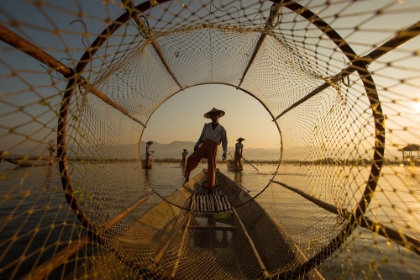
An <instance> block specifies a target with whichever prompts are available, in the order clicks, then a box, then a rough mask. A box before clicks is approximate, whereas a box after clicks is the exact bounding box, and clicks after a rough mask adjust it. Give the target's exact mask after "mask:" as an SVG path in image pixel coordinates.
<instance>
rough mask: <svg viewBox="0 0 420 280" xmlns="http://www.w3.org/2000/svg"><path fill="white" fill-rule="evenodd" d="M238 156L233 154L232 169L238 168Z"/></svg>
mask: <svg viewBox="0 0 420 280" xmlns="http://www.w3.org/2000/svg"><path fill="white" fill-rule="evenodd" d="M238 165H239V164H238V154H237V153H235V157H234V168H235V169H237V168H238Z"/></svg>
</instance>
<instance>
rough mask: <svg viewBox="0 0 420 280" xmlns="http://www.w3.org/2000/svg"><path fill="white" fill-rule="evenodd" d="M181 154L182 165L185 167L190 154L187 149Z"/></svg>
mask: <svg viewBox="0 0 420 280" xmlns="http://www.w3.org/2000/svg"><path fill="white" fill-rule="evenodd" d="M181 155H182V161H181V166H182V167H184V166H185V164H186V163H187V155H188V151H187V149H184V151H183V152H182V154H181Z"/></svg>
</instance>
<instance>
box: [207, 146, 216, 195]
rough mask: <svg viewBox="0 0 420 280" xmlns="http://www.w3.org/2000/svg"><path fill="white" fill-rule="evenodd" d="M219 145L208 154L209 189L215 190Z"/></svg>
mask: <svg viewBox="0 0 420 280" xmlns="http://www.w3.org/2000/svg"><path fill="white" fill-rule="evenodd" d="M216 161H217V146H216V148H215V149H209V151H208V154H207V189H209V190H213V189H214V185H215V183H216Z"/></svg>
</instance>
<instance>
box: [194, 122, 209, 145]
mask: <svg viewBox="0 0 420 280" xmlns="http://www.w3.org/2000/svg"><path fill="white" fill-rule="evenodd" d="M205 129H206V125H204V127H203V131H201V135H200V138H198V141H197V143H195V145H194V151H195V150H197V149H198V147H200V144H201V141H203V137H204V130H205Z"/></svg>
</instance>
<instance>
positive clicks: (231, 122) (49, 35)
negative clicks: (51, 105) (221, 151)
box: [0, 0, 420, 150]
mask: <svg viewBox="0 0 420 280" xmlns="http://www.w3.org/2000/svg"><path fill="white" fill-rule="evenodd" d="M418 1H419V0H405V1H401V0H399V1H397V0H395V1H393V0H386V1H385V0H384V1H380V3H381V6H382V7H385V6H387V3H388V4H389V3H394V4H395V3H397V2H398V3H401V5H395V9H400V12H395V13H393V14H390V15H388V17H386V18H387V19H392V20H391V21H389V20H388V21H383V20H382V19H381V17H380V16H376V17H374V19H372V20H369V21H367V23H366V24H361V25H360V27H361V30H359V31H358V32H354V30H353V29H352V28H351V25H352V24H358V23H359V22H363V21H364V20H366V18H368V17H369V16H372V12H370V11H375V9H376V7H377V6H378V3H379V2H377V1H361V2H358V3H362V4H363V3H367V4H366V6H365V7H366V9H365V10H366V11H365V13H363V12H364V10H362V9H361V8H360V7H361V6H358V10H352V9H356V8H354V6H357V5H354V6H351V7H350V8H346V7H347V5H348V3H347V4H346V3H344V1H341V2H343V3H342V4H338V5H335V6H334V5H333V6H334V7H335V9H341V8H342V9H343V11H345V12H347V15H346V16H345V17H341V18H336V19H333V20H332V19H331V18H332V17H333V15H334V12H336V10H334V9H329V10H328V9H323V10H321V11H320V15H321V16H322V17H325V18H328V15H329V16H330V18H329V19H328V20H332V21H334V23H333V26H334V27H335V28H337V30H338V31H339V33H340V34H341V35H342V36H346V38H347V39H348V41H349V42H361V43H360V44H352V47H353V48H354V49H355V51H356V53H360V54H366V53H367V52H369V51H370V50H371V49H372V48H373V47H374V46H373V45H372V44H373V43H375V42H381V40H382V39H383V40H385V39H388V38H389V36H390V33H389V32H388V33H387V32H381V28H382V29H383V30H384V31H387V30H388V31H389V30H390V29H395V30H398V29H399V28H403V27H405V26H407V24H412V23H414V22H415V21H416V20H418V16H416V13H415V12H416V11H418V9H419V5H418ZM47 2H48V3H50V4H49V5H45V7H46V8H45V10H44V13H41V12H40V10H39V9H37V7H36V6H35V5H32V4H28V3H31V1H23V0H19V1H2V2H1V3H0V22H9V21H10V19H11V18H14V19H17V20H18V21H21V22H26V23H28V25H27V26H24V27H22V28H21V29H20V30H19V32H20V35H22V36H24V37H25V38H27V39H28V40H30V41H32V42H35V43H38V44H40V45H41V46H43V47H44V49H45V50H46V51H47V52H48V53H50V54H51V55H52V56H54V57H56V58H57V59H61V58H62V57H67V56H68V55H69V54H70V55H71V56H72V57H71V58H72V59H75V60H76V61H77V59H79V58H80V57H81V55H82V54H83V52H84V51H85V46H83V44H82V41H81V36H80V35H81V31H82V30H83V29H82V24H81V23H80V22H76V23H73V24H71V25H70V23H71V22H72V21H73V20H74V19H75V18H77V16H76V15H77V14H78V12H79V6H80V7H81V10H82V11H83V12H85V14H84V16H85V18H84V20H85V21H86V24H87V31H88V33H89V34H88V36H86V38H85V39H84V40H85V42H87V43H92V42H93V40H94V39H95V38H96V36H97V34H98V33H99V32H101V31H102V30H103V28H104V19H105V18H110V19H115V18H116V17H118V16H119V15H121V14H122V13H123V10H122V8H121V7H120V6H118V3H119V1H110V2H109V3H110V4H109V5H97V3H102V2H101V1H96V0H95V1H93V0H92V1H70V0H69V1H67V0H66V1H63V0H61V1H45V3H47ZM104 2H106V3H108V1H104ZM140 2H142V1H135V3H136V4H139V3H140ZM180 2H182V1H180ZM246 2H250V1H242V2H241V5H243V7H246ZM298 2H299V3H301V4H302V5H304V4H306V3H311V5H313V6H316V5H317V3H324V2H325V1H309V0H305V1H303V0H302V1H298ZM331 2H334V3H339V2H340V1H331ZM350 2H352V1H350ZM350 2H349V3H350ZM51 3H52V4H51ZM214 3H216V2H214ZM76 4H78V5H76ZM216 4H220V3H219V2H217V3H216ZM51 5H57V6H59V7H61V8H62V9H63V10H64V12H62V13H58V12H57V9H54V8H51ZM232 5H233V4H232ZM235 5H236V3H235ZM238 5H239V4H238ZM410 9H412V10H413V12H408V11H410ZM16 11H19V13H17V12H16ZM185 11H186V12H184V13H188V10H187V9H186V10H185ZM232 11H234V10H233V9H232ZM352 13H353V14H354V15H353V14H352ZM388 13H389V12H388ZM417 15H418V13H417ZM256 18H257V19H258V17H256ZM252 20H255V19H243V23H244V24H245V23H246V21H248V24H249V23H250V22H251V21H252ZM28 26H31V27H28ZM347 27H350V28H347ZM55 30H64V31H65V32H63V33H62V34H60V35H61V37H59V36H54V34H53V32H54V31H55ZM25 32H27V33H25ZM302 32H306V31H305V29H302ZM296 34H299V33H298V32H297V33H296ZM382 37H383V38H382ZM63 39H65V40H63ZM117 39H118V38H117ZM366 39H369V40H366ZM314 40H315V41H316V40H317V38H314ZM62 41H64V42H62ZM364 41H366V42H364ZM308 42H311V41H310V40H308ZM329 43H331V42H329ZM419 44H420V38H416V39H414V40H412V41H411V42H410V43H407V44H405V45H404V46H403V47H404V48H405V49H406V50H407V51H406V52H405V53H404V52H400V53H398V54H397V55H400V56H401V57H404V56H405V58H404V59H399V58H398V59H396V58H395V56H393V55H391V56H389V58H387V56H385V57H384V58H383V59H382V61H386V60H387V59H389V61H396V62H397V63H398V65H396V64H397V63H395V65H393V66H394V67H393V68H392V69H394V70H395V69H397V70H400V71H396V72H387V69H386V67H384V65H383V64H378V65H375V64H373V65H371V66H370V70H371V71H372V70H373V71H376V73H377V74H378V75H376V76H375V81H376V82H377V84H378V85H381V86H382V85H383V87H384V88H381V87H379V88H378V90H380V91H382V92H380V96H381V97H383V99H382V101H385V103H384V104H383V105H384V112H385V114H389V115H390V116H392V115H393V116H392V117H393V118H392V119H390V120H388V122H387V128H392V129H394V131H395V130H398V129H400V130H402V131H399V132H398V134H397V133H395V134H391V138H390V139H391V141H395V143H397V144H398V145H402V144H404V143H407V142H408V141H409V142H415V141H418V140H419V134H418V131H416V130H418V129H419V122H418V121H416V118H417V117H418V115H419V113H420V105H419V104H420V102H418V101H417V102H415V99H416V98H417V100H419V92H418V89H419V88H420V82H419V70H418V66H416V65H419V63H420V55H418V54H417V55H415V54H413V53H414V52H415V51H416V49H417V51H418V46H419ZM2 46H4V44H0V47H2ZM328 47H330V48H331V46H328ZM66 48H67V49H68V50H66V51H68V52H66V51H65V49H66ZM0 50H1V49H0ZM320 51H322V49H320ZM23 57H25V58H23ZM0 58H1V60H2V63H0V74H5V73H10V69H9V68H7V67H6V66H5V65H7V64H9V65H12V66H13V69H17V70H28V71H27V72H25V73H22V72H20V73H19V76H20V77H21V78H22V80H20V81H18V82H16V83H9V80H6V78H5V77H4V76H2V78H1V79H2V80H1V82H2V84H3V85H2V87H1V89H0V95H3V94H4V95H7V94H9V93H13V95H11V96H9V97H7V98H3V97H2V98H3V99H1V100H0V111H1V110H3V111H1V112H0V121H1V122H5V120H7V122H8V124H7V125H8V126H11V127H12V126H16V127H17V126H19V130H20V131H19V133H20V134H21V135H23V136H22V137H23V139H24V137H25V135H31V136H33V135H35V134H36V133H37V132H36V131H37V128H33V127H30V126H29V125H26V123H29V122H30V120H31V117H32V116H36V117H37V118H39V120H40V122H41V123H44V122H48V123H49V125H48V127H49V128H51V129H54V128H55V127H56V118H55V116H49V115H48V114H44V112H45V111H47V110H48V109H47V108H46V107H45V106H44V105H45V104H42V106H41V110H39V112H35V109H32V108H27V110H28V111H29V110H34V111H33V112H32V111H31V112H30V113H29V114H26V115H25V116H22V119H19V118H20V117H21V115H23V114H21V113H22V112H19V113H16V114H14V115H10V116H4V115H2V114H3V113H4V112H5V111H6V110H9V107H7V106H6V102H5V101H7V102H13V103H14V104H15V105H16V106H15V107H14V108H13V110H17V109H18V108H19V106H22V105H25V104H28V103H34V104H37V103H40V102H39V98H42V97H48V96H54V102H55V104H56V105H57V104H59V103H60V98H61V96H59V94H57V92H58V90H63V88H64V87H65V83H64V82H62V83H61V84H60V85H57V88H55V87H48V88H43V87H44V86H46V85H49V84H51V80H54V79H53V78H52V77H51V75H49V74H48V73H46V71H44V69H43V68H41V67H40V63H39V62H38V61H35V60H33V59H31V58H29V59H28V58H27V57H26V55H25V54H16V53H11V52H9V53H7V52H0ZM321 59H322V58H321ZM321 59H320V60H321ZM340 62H341V58H340ZM41 73H42V75H41ZM407 77H409V79H407ZM24 79H26V80H27V81H29V83H27V84H26V83H25V82H23V80H24ZM404 79H405V82H404V83H401V81H402V80H404ZM10 80H12V79H10ZM6 81H8V82H7V83H6ZM388 82H389V84H388ZM28 84H29V85H35V86H36V87H37V88H36V89H35V90H34V91H32V90H31V89H30V88H29V86H28ZM385 87H386V88H385ZM16 92H21V94H15V93H16ZM34 92H36V93H37V94H34ZM384 93H385V94H384ZM395 101H397V102H396V103H397V104H398V105H399V106H400V108H399V109H395V108H397V107H396V106H395V104H394V103H395ZM402 102H405V103H404V104H402ZM41 103H43V102H41ZM2 106H3V107H2ZM401 106H402V107H401ZM404 106H405V107H404ZM33 107H35V106H33ZM213 107H215V108H218V109H222V110H224V111H225V112H226V115H225V116H224V117H222V118H221V119H220V123H221V124H222V125H223V126H224V127H225V128H226V130H227V135H228V141H229V146H233V144H234V143H235V142H236V139H237V138H238V137H243V138H245V141H244V145H245V148H275V149H277V148H280V144H279V143H280V136H279V133H278V130H277V127H276V125H275V123H273V122H272V120H271V116H270V115H269V113H268V112H267V111H266V110H265V108H264V107H263V106H262V105H261V104H260V103H259V102H258V101H257V100H256V99H254V98H253V97H252V96H249V95H248V94H247V93H244V92H242V91H240V90H237V89H236V88H234V87H229V86H225V85H204V86H196V87H192V88H188V89H186V90H184V91H181V92H179V93H177V94H175V95H174V96H173V97H171V98H169V99H168V100H167V101H166V102H164V103H163V104H161V105H160V107H159V108H158V109H157V110H156V111H155V112H154V113H153V115H151V117H150V120H149V122H148V123H147V128H146V129H145V130H144V132H143V135H142V139H141V140H142V141H147V140H153V141H156V142H159V143H162V144H168V143H171V142H172V141H194V142H195V141H197V139H198V137H199V135H200V132H201V129H202V127H203V125H204V123H206V122H209V120H208V119H205V118H204V117H203V114H204V113H205V112H207V111H209V110H211V109H212V108H213ZM36 110H38V108H37V109H36ZM397 110H399V111H397ZM399 112H406V113H409V114H411V116H410V117H409V118H402V117H401V118H400V116H397V113H399ZM18 115H19V118H17V117H16V116H18ZM43 118H44V119H45V120H44V119H43ZM407 119H408V120H409V121H410V123H409V126H408V127H409V130H408V131H407V130H404V129H402V125H401V124H402V123H403V122H404V121H407ZM15 124H16V125H15ZM5 127H6V125H5V126H4V127H2V124H1V123H0V144H3V143H2V141H6V140H7V141H14V140H13V139H12V138H10V137H3V136H5V135H6V134H9V135H10V134H12V133H9V132H8V131H7V130H6V129H4V128H5ZM24 130H26V132H25V131H24ZM16 135H17V134H16ZM54 136H55V133H50V134H49V135H48V137H45V139H42V141H43V142H45V143H48V141H49V140H50V138H49V137H54ZM392 136H394V137H392ZM22 137H21V138H22ZM0 149H1V148H0ZM394 150H395V149H394Z"/></svg>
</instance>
